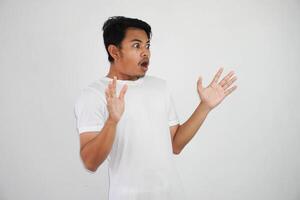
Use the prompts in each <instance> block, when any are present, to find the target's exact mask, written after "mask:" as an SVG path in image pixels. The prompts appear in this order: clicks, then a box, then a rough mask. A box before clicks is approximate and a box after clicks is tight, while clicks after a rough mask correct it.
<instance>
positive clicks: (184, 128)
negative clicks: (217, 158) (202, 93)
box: [173, 103, 210, 153]
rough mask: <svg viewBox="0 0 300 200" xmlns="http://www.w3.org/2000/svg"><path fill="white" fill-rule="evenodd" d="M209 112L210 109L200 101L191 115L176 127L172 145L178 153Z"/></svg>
mask: <svg viewBox="0 0 300 200" xmlns="http://www.w3.org/2000/svg"><path fill="white" fill-rule="evenodd" d="M209 112H210V109H209V108H208V107H207V106H206V105H204V104H203V103H200V104H199V105H198V106H197V108H196V110H195V111H194V112H193V114H192V115H191V117H190V118H189V119H188V120H187V121H186V122H185V123H183V124H182V125H180V126H179V127H178V129H177V131H176V133H175V136H174V139H173V146H174V147H175V148H176V149H177V152H178V153H179V152H181V150H182V149H183V148H184V147H185V145H186V144H187V143H188V142H189V141H190V140H191V139H192V138H193V137H194V135H195V134H196V133H197V131H198V130H199V128H200V127H201V125H202V123H203V122H204V120H205V119H206V116H207V115H208V113H209Z"/></svg>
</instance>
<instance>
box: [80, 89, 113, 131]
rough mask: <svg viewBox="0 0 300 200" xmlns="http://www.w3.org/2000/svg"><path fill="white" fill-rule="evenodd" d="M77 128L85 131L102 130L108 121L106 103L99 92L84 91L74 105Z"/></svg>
mask: <svg viewBox="0 0 300 200" xmlns="http://www.w3.org/2000/svg"><path fill="white" fill-rule="evenodd" d="M74 114H75V119H76V128H77V132H78V133H79V134H81V133H83V132H92V131H93V132H95V131H100V130H101V129H102V128H103V126H104V123H105V121H106V118H107V117H106V116H107V114H106V104H105V102H104V100H103V98H101V96H99V95H98V94H97V93H96V94H95V93H93V92H91V91H89V90H87V91H83V92H82V93H81V95H80V96H79V98H78V99H77V101H76V103H75V105H74Z"/></svg>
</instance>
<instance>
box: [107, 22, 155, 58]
mask: <svg viewBox="0 0 300 200" xmlns="http://www.w3.org/2000/svg"><path fill="white" fill-rule="evenodd" d="M128 28H138V29H142V30H144V31H145V32H146V34H147V37H148V39H149V40H150V39H151V36H152V33H151V26H150V25H149V24H147V23H146V22H144V21H142V20H140V19H136V18H128V17H124V16H113V17H109V18H108V19H107V20H106V21H105V22H104V24H103V27H102V30H103V40H104V45H105V49H106V52H107V54H108V60H109V62H113V61H114V59H113V57H112V56H111V55H110V54H109V52H108V46H109V45H110V44H113V45H116V46H117V47H121V46H120V44H121V42H122V40H123V39H124V37H125V33H126V30H127V29H128Z"/></svg>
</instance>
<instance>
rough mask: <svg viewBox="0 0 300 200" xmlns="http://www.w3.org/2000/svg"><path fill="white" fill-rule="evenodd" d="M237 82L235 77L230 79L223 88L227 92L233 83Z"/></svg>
mask: <svg viewBox="0 0 300 200" xmlns="http://www.w3.org/2000/svg"><path fill="white" fill-rule="evenodd" d="M236 80H237V77H233V78H232V79H230V80H229V81H228V82H227V83H226V84H225V85H224V86H223V89H224V90H226V89H227V88H229V87H230V86H231V85H232V83H234V81H236Z"/></svg>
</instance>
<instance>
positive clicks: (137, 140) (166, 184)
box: [74, 76, 186, 200]
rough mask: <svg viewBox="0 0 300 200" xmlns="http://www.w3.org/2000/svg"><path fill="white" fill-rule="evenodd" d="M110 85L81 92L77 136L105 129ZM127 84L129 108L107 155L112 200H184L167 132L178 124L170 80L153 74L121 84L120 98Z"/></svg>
mask: <svg viewBox="0 0 300 200" xmlns="http://www.w3.org/2000/svg"><path fill="white" fill-rule="evenodd" d="M111 81H112V79H111V78H108V77H102V78H99V79H98V80H96V81H94V82H92V83H91V84H90V85H89V86H88V87H87V88H85V89H83V90H82V93H81V95H80V96H79V98H78V99H77V101H76V104H75V107H74V111H75V117H76V123H77V131H78V133H79V134H80V133H83V132H87V131H100V130H101V129H102V127H103V125H104V123H105V121H106V120H107V118H108V110H107V107H106V105H107V102H106V98H105V89H106V88H107V85H108V83H109V82H111ZM125 83H126V84H127V85H128V89H127V92H126V94H125V110H124V113H123V115H122V117H121V119H120V121H119V122H118V124H117V128H116V137H115V140H114V143H113V146H112V150H111V152H110V153H109V155H108V157H107V161H108V172H109V184H110V185H109V200H177V199H178V200H179V199H181V200H182V199H185V197H186V196H185V193H184V189H183V187H182V185H181V184H182V183H181V181H180V177H179V175H178V173H177V170H176V167H175V165H174V160H173V159H174V157H175V155H174V154H173V151H172V143H171V134H170V130H169V127H170V126H173V125H176V124H179V120H178V117H177V114H176V111H175V107H174V103H173V100H172V96H171V94H170V90H169V89H168V87H167V84H166V81H165V80H163V79H160V78H157V77H154V76H144V77H142V78H139V79H137V80H135V81H129V80H117V87H116V89H117V95H119V93H120V90H121V89H122V87H123V85H124V84H125Z"/></svg>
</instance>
